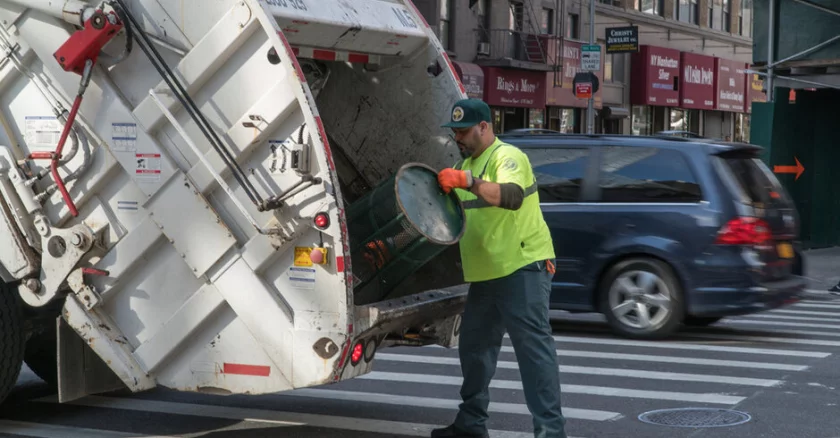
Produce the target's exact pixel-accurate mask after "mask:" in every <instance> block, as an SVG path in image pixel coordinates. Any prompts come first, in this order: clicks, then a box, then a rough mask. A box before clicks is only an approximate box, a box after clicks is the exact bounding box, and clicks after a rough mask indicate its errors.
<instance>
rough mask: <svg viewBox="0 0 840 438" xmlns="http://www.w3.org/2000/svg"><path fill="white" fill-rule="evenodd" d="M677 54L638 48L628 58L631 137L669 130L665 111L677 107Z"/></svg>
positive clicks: (678, 97) (645, 47) (678, 79)
mask: <svg viewBox="0 0 840 438" xmlns="http://www.w3.org/2000/svg"><path fill="white" fill-rule="evenodd" d="M680 58H681V56H680V52H679V51H678V50H675V49H668V48H664V47H656V46H648V45H642V46H639V51H638V52H636V53H633V54H632V55H631V66H630V69H631V75H630V104H631V105H632V108H631V128H630V132H631V133H632V134H634V135H650V134H654V133H656V132H659V131H664V130H669V129H671V128H670V121H669V120H670V115H669V111H668V108H675V107H678V106H679V105H680V92H679V89H678V85H679V81H680Z"/></svg>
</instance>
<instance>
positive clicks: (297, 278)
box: [289, 266, 315, 289]
mask: <svg viewBox="0 0 840 438" xmlns="http://www.w3.org/2000/svg"><path fill="white" fill-rule="evenodd" d="M289 283H290V284H291V285H292V287H294V288H298V289H315V269H314V268H302V267H297V266H292V267H291V268H289Z"/></svg>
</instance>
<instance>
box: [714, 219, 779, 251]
mask: <svg viewBox="0 0 840 438" xmlns="http://www.w3.org/2000/svg"><path fill="white" fill-rule="evenodd" d="M771 238H772V234H771V233H770V226H769V225H768V224H767V222H764V221H763V220H761V219H758V218H754V217H737V218H735V219H732V220H730V221H729V222H727V223H726V225H724V226H723V228H721V229H720V231H719V232H718V236H717V239H716V240H715V243H716V244H718V245H762V244H765V243H767V242H769V241H770V239H771Z"/></svg>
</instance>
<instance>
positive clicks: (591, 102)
mask: <svg viewBox="0 0 840 438" xmlns="http://www.w3.org/2000/svg"><path fill="white" fill-rule="evenodd" d="M589 44H590V45H592V44H595V0H589ZM589 73H590V74H592V75H594V74H595V73H594V72H589ZM592 85H593V90H594V88H595V87H594V85H595V84H592ZM594 128H595V93H594V92H593V93H592V96H590V97H589V99H588V102H587V105H586V133H587V134H592V133H593V132H594Z"/></svg>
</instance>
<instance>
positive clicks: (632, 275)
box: [601, 257, 683, 339]
mask: <svg viewBox="0 0 840 438" xmlns="http://www.w3.org/2000/svg"><path fill="white" fill-rule="evenodd" d="M601 306H602V312H603V313H604V315H605V316H606V317H607V322H609V324H610V326H611V327H612V329H613V330H614V331H616V332H617V333H619V334H620V335H623V336H627V337H631V338H637V339H653V338H662V337H665V336H668V335H669V334H671V333H673V331H674V330H675V329H677V327H679V325H680V322H682V320H683V298H682V288H681V287H680V284H679V281H678V280H677V276H676V275H675V274H674V271H673V269H671V267H670V266H668V265H667V264H666V263H664V262H662V261H660V260H656V259H652V258H646V257H641V258H632V259H628V260H623V261H621V262H619V263H616V264H615V265H613V266H612V267H611V268H610V269H609V270H608V271H607V273H606V275H605V276H604V279H603V281H602V283H601Z"/></svg>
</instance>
